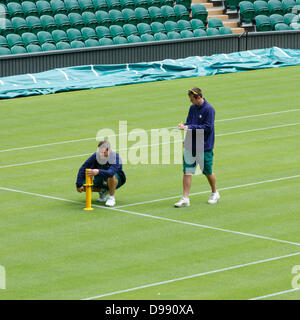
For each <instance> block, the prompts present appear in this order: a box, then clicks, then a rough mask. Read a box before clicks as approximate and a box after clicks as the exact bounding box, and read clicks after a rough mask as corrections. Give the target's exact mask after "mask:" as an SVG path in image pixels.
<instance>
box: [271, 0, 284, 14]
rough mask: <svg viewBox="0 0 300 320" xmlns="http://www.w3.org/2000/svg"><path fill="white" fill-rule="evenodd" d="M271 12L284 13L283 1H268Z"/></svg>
mask: <svg viewBox="0 0 300 320" xmlns="http://www.w3.org/2000/svg"><path fill="white" fill-rule="evenodd" d="M268 8H269V14H270V15H271V14H274V13H278V14H283V10H282V7H281V2H280V1H279V0H270V1H268Z"/></svg>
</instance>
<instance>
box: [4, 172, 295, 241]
mask: <svg viewBox="0 0 300 320" xmlns="http://www.w3.org/2000/svg"><path fill="white" fill-rule="evenodd" d="M295 177H300V176H292V177H285V178H279V179H273V180H272V181H280V180H286V179H291V178H295ZM267 181H268V182H271V180H267ZM261 183H264V182H263V181H261V182H258V183H256V184H261ZM251 185H253V184H251ZM245 186H249V184H248V185H245ZM237 187H241V186H237ZM231 188H232V187H231ZM0 190H3V191H11V192H18V193H24V194H28V195H32V196H37V197H42V198H48V199H53V200H59V201H66V202H71V203H76V204H81V205H83V203H82V202H80V201H74V200H69V199H64V198H58V197H53V196H48V195H42V194H39V193H33V192H27V191H22V190H16V189H10V188H5V187H0ZM93 207H96V208H101V209H107V210H111V211H117V212H123V213H128V214H131V215H136V216H142V217H146V218H151V219H157V220H162V221H168V222H174V223H179V224H184V225H189V226H193V227H200V228H203V229H210V230H215V231H221V232H227V233H232V234H237V235H242V236H246V237H252V238H258V239H263V240H270V241H275V242H280V243H286V244H291V245H296V246H300V243H298V242H292V241H287V240H281V239H276V238H272V237H268V236H262V235H256V234H252V233H246V232H240V231H235V230H229V229H223V228H218V227H213V226H208V225H204V224H198V223H193V222H188V221H182V220H176V219H170V218H165V217H160V216H154V215H150V214H146V213H140V212H135V211H128V210H124V209H119V208H109V207H105V206H100V205H95V204H94V205H93Z"/></svg>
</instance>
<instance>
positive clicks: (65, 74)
mask: <svg viewBox="0 0 300 320" xmlns="http://www.w3.org/2000/svg"><path fill="white" fill-rule="evenodd" d="M55 70H57V71H59V72H61V73H62V74H63V75H64V76H65V78H66V80H67V81H69V78H68V75H67V73H66V72H64V71H63V70H61V69H55Z"/></svg>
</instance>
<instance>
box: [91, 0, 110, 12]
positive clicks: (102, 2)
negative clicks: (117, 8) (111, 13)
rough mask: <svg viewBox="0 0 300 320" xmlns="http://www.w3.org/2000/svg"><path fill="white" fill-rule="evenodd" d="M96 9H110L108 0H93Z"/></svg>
mask: <svg viewBox="0 0 300 320" xmlns="http://www.w3.org/2000/svg"><path fill="white" fill-rule="evenodd" d="M93 5H94V11H98V10H103V11H108V5H107V2H106V0H93Z"/></svg>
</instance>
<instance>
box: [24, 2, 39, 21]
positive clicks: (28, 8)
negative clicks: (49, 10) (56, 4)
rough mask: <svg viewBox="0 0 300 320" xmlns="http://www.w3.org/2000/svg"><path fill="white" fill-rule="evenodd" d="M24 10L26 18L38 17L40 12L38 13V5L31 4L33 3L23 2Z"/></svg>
mask: <svg viewBox="0 0 300 320" xmlns="http://www.w3.org/2000/svg"><path fill="white" fill-rule="evenodd" d="M22 9H23V12H24V15H25V17H28V16H38V11H37V8H36V5H35V3H33V2H31V1H23V2H22Z"/></svg>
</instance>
